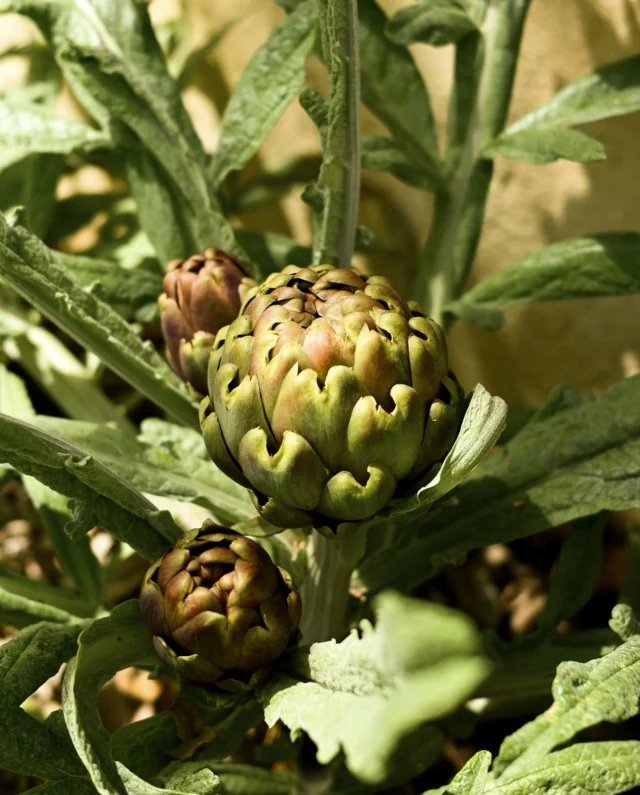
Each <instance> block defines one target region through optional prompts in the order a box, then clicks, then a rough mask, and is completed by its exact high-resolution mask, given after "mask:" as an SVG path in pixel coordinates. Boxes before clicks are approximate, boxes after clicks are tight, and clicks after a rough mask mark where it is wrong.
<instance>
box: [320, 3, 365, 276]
mask: <svg viewBox="0 0 640 795" xmlns="http://www.w3.org/2000/svg"><path fill="white" fill-rule="evenodd" d="M318 5H319V10H320V20H321V30H322V49H323V52H324V59H325V63H326V66H327V69H328V70H329V76H330V79H331V101H330V104H329V123H328V128H327V135H326V140H325V145H324V152H323V162H322V167H321V169H320V178H319V180H318V182H319V184H320V186H321V187H322V189H323V191H324V210H323V213H322V221H321V225H320V230H319V235H318V242H317V245H316V246H315V251H314V263H316V264H319V263H329V264H334V265H339V266H342V267H349V265H350V264H351V257H352V255H353V248H354V245H355V238H356V225H357V222H358V204H359V200H360V57H359V48H358V5H357V0H318Z"/></svg>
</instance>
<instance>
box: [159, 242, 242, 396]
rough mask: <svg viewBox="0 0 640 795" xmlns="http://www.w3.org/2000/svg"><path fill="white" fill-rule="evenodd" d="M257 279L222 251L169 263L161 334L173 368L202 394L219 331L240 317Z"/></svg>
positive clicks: (205, 388) (163, 300) (218, 250)
mask: <svg viewBox="0 0 640 795" xmlns="http://www.w3.org/2000/svg"><path fill="white" fill-rule="evenodd" d="M255 284H256V283H255V281H254V280H253V279H252V278H250V277H249V276H248V275H247V273H245V271H244V270H243V268H242V266H241V265H240V263H239V262H237V260H235V259H234V258H233V257H232V256H231V255H230V254H227V253H226V252H224V251H221V250H220V249H218V248H213V247H210V248H208V249H207V250H206V251H205V252H204V253H203V254H195V255H194V256H192V257H190V258H189V259H186V260H173V261H172V262H170V263H169V266H168V269H167V274H166V276H165V277H164V281H163V283H162V285H163V290H164V292H163V294H162V295H161V296H160V299H159V303H160V316H161V319H162V333H163V336H164V340H165V342H166V346H167V349H166V351H167V359H168V361H169V364H170V365H171V367H172V369H173V370H174V371H175V372H176V373H177V374H178V375H179V376H180V378H182V380H183V381H186V382H187V383H188V384H191V386H192V387H193V388H194V389H195V390H196V391H197V392H199V393H200V394H205V393H206V391H207V364H208V362H209V354H210V353H211V348H212V347H213V342H214V340H215V336H216V334H217V333H218V331H219V330H220V329H221V328H223V326H226V325H228V324H229V323H231V322H232V321H233V320H234V319H235V318H236V317H237V315H238V312H239V310H240V307H241V305H242V301H243V300H244V297H245V295H246V293H247V292H248V290H249V289H250V288H252V287H255Z"/></svg>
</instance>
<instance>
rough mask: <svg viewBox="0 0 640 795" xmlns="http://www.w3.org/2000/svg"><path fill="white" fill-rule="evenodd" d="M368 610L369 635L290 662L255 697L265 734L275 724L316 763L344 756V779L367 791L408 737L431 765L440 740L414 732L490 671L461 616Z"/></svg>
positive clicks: (388, 598) (381, 605) (386, 599)
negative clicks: (312, 750)
mask: <svg viewBox="0 0 640 795" xmlns="http://www.w3.org/2000/svg"><path fill="white" fill-rule="evenodd" d="M376 605H377V613H378V623H377V626H376V628H375V630H373V629H371V627H370V626H368V625H366V624H365V625H363V627H362V637H359V635H358V633H357V632H356V631H353V632H352V634H351V635H350V636H349V637H348V638H347V639H346V640H344V641H343V642H342V643H339V644H336V642H335V641H330V642H327V643H319V644H315V645H314V646H312V647H311V649H310V651H309V652H308V653H306V654H304V653H299V654H298V655H297V657H296V660H295V662H294V663H293V667H292V676H281V677H279V678H278V679H275V680H274V681H273V682H271V683H268V684H267V685H265V687H264V688H263V689H262V691H261V693H260V694H259V698H260V700H261V701H262V702H263V704H264V706H265V718H266V721H267V723H268V724H269V725H274V724H275V723H276V722H277V721H278V720H282V721H283V722H284V723H285V725H286V726H288V728H289V729H290V730H291V731H292V733H293V735H294V736H297V735H298V734H299V733H300V732H301V731H304V732H306V733H307V734H309V736H310V737H311V739H312V740H313V741H314V742H315V744H316V745H317V747H318V754H317V755H318V761H319V762H321V763H323V764H327V763H329V762H330V761H331V760H332V759H333V758H334V757H335V756H336V755H337V754H338V753H339V752H340V750H343V751H344V753H345V756H346V764H347V767H348V768H349V770H350V771H351V772H352V773H353V774H354V775H356V776H357V777H358V778H360V779H362V780H364V781H366V782H368V783H380V782H381V781H384V780H385V777H386V776H388V775H389V772H390V758H391V756H392V754H393V753H394V751H395V750H396V749H398V751H399V752H401V750H402V748H403V746H402V743H403V742H404V741H405V738H406V741H407V742H410V741H411V740H412V739H413V737H410V735H413V734H414V733H415V732H416V730H418V731H420V732H424V736H423V738H422V743H423V744H424V747H428V748H429V751H428V752H425V753H428V754H429V755H430V754H432V753H433V755H434V756H435V754H437V752H438V748H439V745H440V734H439V732H438V731H437V730H436V729H435V728H433V727H429V726H424V725H423V724H424V723H425V722H427V721H430V720H437V719H438V718H441V717H443V716H445V715H446V714H448V713H449V712H451V711H452V710H454V709H455V708H456V706H457V705H459V704H461V703H462V702H463V701H464V700H465V699H466V698H467V697H468V696H469V695H470V694H471V693H472V692H473V691H474V689H475V688H476V687H477V686H478V684H479V683H480V682H481V681H482V680H483V679H484V678H485V676H486V675H487V674H488V672H489V669H490V663H489V661H488V660H487V658H486V657H485V656H484V654H483V651H482V643H481V640H480V636H479V634H478V632H477V631H476V629H475V628H474V627H473V625H472V624H471V622H470V621H469V619H467V618H466V617H465V616H463V615H462V614H461V613H457V612H456V611H453V610H451V609H449V608H445V607H442V606H439V605H434V604H430V603H425V602H419V601H417V600H411V599H407V598H405V597H402V596H400V595H398V594H394V593H386V594H383V595H381V597H380V598H379V600H378V601H377V603H376ZM296 675H297V676H299V677H300V678H301V679H303V681H296V679H295V678H293V676H296ZM304 680H310V681H304ZM420 727H422V728H420Z"/></svg>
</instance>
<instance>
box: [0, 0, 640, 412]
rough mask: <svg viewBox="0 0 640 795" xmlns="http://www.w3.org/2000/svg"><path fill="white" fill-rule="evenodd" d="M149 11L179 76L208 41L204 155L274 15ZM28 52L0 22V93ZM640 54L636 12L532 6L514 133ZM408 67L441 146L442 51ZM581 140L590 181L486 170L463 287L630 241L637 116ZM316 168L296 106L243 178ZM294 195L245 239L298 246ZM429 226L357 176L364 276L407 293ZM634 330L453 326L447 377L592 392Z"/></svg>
mask: <svg viewBox="0 0 640 795" xmlns="http://www.w3.org/2000/svg"><path fill="white" fill-rule="evenodd" d="M381 5H383V6H384V7H385V9H386V10H387V12H390V11H393V10H397V9H398V8H399V7H401V6H403V5H407V3H406V2H402V1H395V2H394V1H393V0H386V2H382V3H381ZM151 10H152V14H153V18H154V22H155V24H156V25H157V32H158V36H159V38H160V39H161V40H162V41H163V43H164V45H165V47H167V48H171V47H172V46H174V45H175V42H176V41H179V44H178V47H177V50H175V51H173V52H172V56H171V58H172V63H173V65H174V67H175V68H176V69H177V68H179V65H180V62H181V59H182V60H184V53H187V52H189V51H192V50H193V48H194V46H198V45H201V44H204V43H205V42H207V41H212V37H213V40H216V43H215V44H214V46H212V47H211V49H210V51H209V52H208V54H207V56H206V58H205V59H204V60H203V61H201V62H200V63H199V64H198V66H197V68H196V69H195V70H194V71H192V72H190V73H189V74H188V81H187V84H186V86H185V91H184V96H185V102H186V105H187V107H188V109H189V111H190V112H191V113H192V115H193V118H194V121H195V123H196V126H197V129H198V131H199V133H200V135H201V136H202V139H203V141H204V142H205V146H206V147H207V149H208V150H210V151H214V150H215V146H216V138H217V134H218V128H219V119H220V114H221V111H222V110H223V109H224V106H225V103H226V101H227V99H228V96H229V92H230V89H231V88H232V87H233V86H234V84H235V83H236V81H237V80H238V78H239V76H240V74H241V72H242V69H243V68H244V66H245V65H246V63H247V61H248V60H249V59H250V57H251V55H252V53H253V52H254V51H255V50H256V48H257V47H259V46H260V45H261V44H262V43H263V42H264V41H265V40H266V38H267V36H268V35H269V32H270V30H271V29H272V28H273V27H274V26H275V25H276V24H278V22H280V21H281V20H282V19H283V18H284V11H283V10H282V9H281V8H279V7H278V6H277V5H276V3H275V2H271V1H267V0H234V2H230V0H153V2H152V3H151ZM216 34H219V35H216ZM34 41H36V42H37V41H38V35H37V33H36V31H35V28H34V26H32V25H31V24H30V23H29V22H27V21H25V20H24V19H22V18H19V17H14V16H3V17H2V23H1V24H0V52H6V51H8V50H10V51H12V52H15V55H11V56H8V57H4V58H2V60H1V61H0V88H2V89H5V88H6V87H7V86H11V85H15V84H16V83H17V82H18V83H19V81H20V80H22V79H23V78H24V76H25V71H26V58H25V57H24V55H21V54H20V51H21V49H22V48H29V46H30V45H31V44H32V43H33V42H34ZM639 43H640V0H562V2H560V0H534V2H533V3H532V6H531V11H530V14H529V19H528V22H527V26H526V30H525V36H524V43H523V47H522V55H521V59H520V63H519V67H518V72H517V79H516V84H515V93H514V99H513V103H512V108H511V114H510V115H511V118H512V119H513V118H516V117H518V116H519V115H521V114H522V113H523V112H525V111H527V110H529V109H531V108H534V107H536V106H537V105H539V104H540V103H541V102H543V101H545V100H547V99H548V98H550V97H551V96H552V95H553V94H554V93H555V92H556V91H557V90H558V89H559V88H561V87H562V86H563V85H565V84H566V83H568V82H569V81H572V80H574V79H576V78H578V77H579V76H581V75H583V74H585V73H587V72H589V71H591V70H592V69H594V68H595V67H597V66H600V65H602V64H605V63H608V62H610V61H615V60H618V59H622V58H625V57H628V56H630V55H632V54H636V53H637V51H638V45H639ZM412 51H413V54H414V56H415V58H416V60H417V62H418V64H419V66H420V68H421V70H422V72H423V74H424V76H425V79H426V81H427V85H428V88H429V92H430V94H431V99H432V102H433V107H434V111H435V114H436V118H437V121H438V126H439V129H440V130H442V129H443V127H444V123H445V116H446V102H447V98H448V95H449V91H450V87H451V77H452V56H453V48H452V47H445V48H440V49H435V48H433V47H427V46H425V45H415V46H413V47H412ZM43 68H46V66H45V65H43ZM324 81H325V77H324V74H323V70H322V68H321V67H320V64H319V62H317V61H314V60H313V59H312V60H311V61H310V65H309V69H308V82H309V85H311V86H313V87H316V88H323V82H324ZM59 110H60V112H64V113H70V114H74V113H76V114H77V113H79V111H78V109H77V107H75V106H74V105H73V103H72V102H71V101H70V100H69V98H68V97H66V98H64V97H63V98H62V99H61V100H60V107H59ZM362 118H363V127H364V131H365V132H367V133H382V132H383V128H382V127H381V125H380V123H379V122H378V121H377V120H375V119H374V118H373V117H372V115H371V114H370V113H368V112H367V111H366V110H365V111H363V117H362ZM588 132H589V134H590V135H593V136H594V137H596V138H598V139H599V140H600V141H602V143H603V144H604V145H605V147H606V150H607V155H608V157H607V160H606V161H604V162H599V163H594V164H591V165H587V166H585V165H580V164H577V163H571V162H567V161H560V162H557V163H554V164H552V165H547V166H536V165H531V164H527V163H523V162H518V161H512V160H506V159H499V160H498V161H497V163H496V172H495V177H494V180H493V184H492V188H491V194H490V198H489V203H488V210H487V218H486V224H485V227H484V232H483V235H482V238H481V241H480V249H479V252H478V256H477V260H476V264H475V267H474V271H473V276H472V279H473V280H477V279H478V278H481V277H483V276H486V275H487V274H489V273H491V272H493V271H495V270H497V269H499V268H501V267H503V266H504V265H506V264H507V263H509V262H510V261H511V260H513V259H514V258H516V257H519V256H521V255H524V254H527V253H529V252H532V251H535V250H536V249H538V248H540V247H542V246H544V245H547V244H548V243H551V242H554V241H558V240H561V239H563V238H567V237H572V236H575V235H580V234H585V233H591V232H602V231H612V230H633V229H638V228H640V144H639V141H640V114H635V115H631V116H624V117H620V118H614V119H609V120H606V121H603V122H598V123H596V124H592V125H589V128H588ZM318 153H319V146H318V137H317V133H316V130H315V128H314V127H313V125H312V123H311V122H310V120H309V118H308V117H307V116H306V114H305V113H304V112H303V111H302V110H301V108H300V107H299V106H298V104H297V102H296V103H294V104H293V105H292V106H291V107H290V108H289V110H288V111H287V112H286V113H285V115H284V117H283V119H282V120H281V121H280V123H279V124H278V125H277V126H276V128H275V129H274V130H273V132H272V133H271V135H270V136H269V137H268V139H267V141H266V142H265V144H264V146H263V147H262V150H261V152H260V158H261V163H260V164H258V163H257V162H252V163H251V164H250V166H249V168H248V170H247V174H246V175H245V177H244V178H250V176H251V173H252V172H254V173H257V171H258V170H259V168H260V167H261V168H266V169H268V170H273V171H277V169H278V168H280V167H283V166H285V165H287V163H289V162H290V161H291V160H293V159H295V158H298V157H304V156H308V155H317V154H318ZM312 165H313V164H312ZM312 173H313V172H312ZM34 178H35V175H34ZM302 186H303V184H302V182H301V183H300V184H297V185H295V186H294V187H293V188H292V189H290V190H289V191H288V192H287V193H286V195H284V196H283V197H282V198H280V199H279V200H278V201H271V202H270V203H269V204H267V205H264V206H261V207H259V208H258V209H255V210H246V211H244V212H242V213H241V214H240V215H239V221H240V222H241V223H242V224H243V225H245V226H247V227H249V228H254V229H261V230H270V231H277V232H282V233H286V234H289V235H292V236H294V237H296V238H297V239H298V240H300V241H301V242H305V243H306V242H309V240H310V227H309V217H308V212H307V208H306V206H305V205H304V204H303V203H302V202H301V201H300V199H299V195H300V191H301V190H302ZM108 188H109V184H108V180H107V178H106V175H105V174H104V173H102V172H100V171H99V170H98V169H96V168H85V169H83V170H82V171H80V172H79V173H78V174H76V175H74V176H73V177H67V176H65V177H64V178H63V179H62V180H61V181H60V183H59V185H58V192H59V194H60V196H68V195H70V194H72V193H73V192H74V191H77V190H82V191H83V192H87V191H98V192H99V191H104V190H106V189H108ZM17 190H19V188H17ZM430 215H431V199H430V197H429V196H428V195H427V194H425V193H422V192H420V191H417V190H414V189H412V188H410V187H407V186H406V185H403V184H401V183H400V182H398V181H397V180H395V179H394V178H393V177H391V176H389V175H387V174H380V173H374V172H365V174H364V184H363V196H362V210H361V222H362V223H364V224H366V225H367V226H369V227H371V228H372V229H373V230H374V231H375V233H376V236H377V240H378V242H379V246H378V250H377V251H376V252H375V254H373V255H371V256H370V257H369V258H368V260H369V261H368V263H367V266H368V267H370V268H371V269H374V270H376V271H378V272H389V273H393V275H394V278H395V279H398V278H400V279H401V280H402V281H403V282H404V284H402V285H401V286H402V287H403V288H404V289H405V290H407V289H408V285H409V282H410V278H411V275H412V268H413V267H415V263H416V261H417V255H418V251H419V248H420V246H421V244H422V243H423V241H424V239H425V237H426V234H427V231H428V228H429V224H430ZM101 223H104V217H100V216H98V217H96V219H94V222H93V223H92V224H90V225H89V226H88V228H86V229H85V230H84V231H83V233H82V234H80V235H75V236H74V237H73V238H71V239H69V238H68V237H65V236H64V235H62V240H61V241H60V244H61V245H62V246H64V247H66V248H68V249H69V250H73V251H82V250H86V249H88V248H90V247H91V245H92V243H93V242H94V241H93V239H92V236H93V237H95V235H96V233H97V230H99V228H100V224H101ZM639 315H640V296H628V297H623V298H610V299H604V298H601V299H598V300H589V301H587V300H584V301H573V302H571V303H569V304H566V305H563V306H560V305H559V304H553V303H552V304H546V305H540V306H535V307H525V308H523V309H519V310H514V311H511V312H508V313H507V324H506V326H505V327H504V328H503V329H502V330H501V331H500V332H498V333H489V332H485V331H482V330H479V329H478V328H477V327H476V326H474V325H472V324H471V323H470V322H467V321H458V322H457V323H456V324H455V326H454V328H453V331H452V334H451V350H452V359H453V364H454V367H455V369H456V371H457V372H458V373H459V377H460V379H461V381H462V382H463V384H464V385H465V387H466V388H468V389H469V388H471V387H473V385H474V384H475V383H476V382H478V381H481V382H482V383H483V384H484V385H485V386H486V387H487V388H488V389H489V390H490V391H492V392H494V393H497V394H500V395H502V396H503V397H505V398H506V399H507V400H508V401H509V402H516V403H536V404H537V403H541V402H542V401H543V400H544V399H545V397H546V396H547V394H548V392H549V389H550V388H551V387H552V386H553V385H555V384H558V383H570V384H572V385H573V386H575V387H576V388H578V389H581V390H593V391H596V392H597V391H600V390H602V389H603V388H604V387H605V386H607V385H608V384H610V383H613V382H614V381H616V380H618V379H619V378H620V377H622V376H624V375H630V374H632V373H634V372H637V371H638V369H639V356H640V341H639V340H638V335H637V328H638V326H637V318H638V316H639ZM634 321H635V322H634Z"/></svg>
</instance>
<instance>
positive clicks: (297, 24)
mask: <svg viewBox="0 0 640 795" xmlns="http://www.w3.org/2000/svg"><path fill="white" fill-rule="evenodd" d="M315 40H316V3H315V0H305V2H303V3H300V5H299V6H298V7H297V8H296V10H295V11H294V12H293V13H292V14H291V16H290V17H288V18H287V19H286V20H285V22H283V23H282V25H280V26H279V27H277V28H276V29H275V30H274V32H273V33H272V34H271V36H270V38H269V40H268V41H267V43H266V44H265V45H264V46H263V47H262V48H261V49H260V50H258V52H257V53H256V54H255V55H254V56H253V59H252V60H251V63H250V64H249V65H248V66H247V68H246V69H245V70H244V72H243V73H242V79H241V80H240V82H239V83H238V85H237V86H236V89H235V91H234V92H233V96H232V98H231V100H230V102H229V104H228V105H227V107H226V109H225V112H224V116H223V119H222V129H221V130H220V140H219V141H218V148H217V151H216V155H215V158H214V160H213V165H212V169H211V178H212V180H213V183H214V185H216V186H218V185H220V183H221V182H222V181H223V180H224V178H225V177H226V176H227V174H229V173H230V172H231V171H233V170H238V169H241V168H243V166H245V165H246V164H247V162H248V161H249V160H250V158H251V157H253V155H254V154H255V153H256V152H257V151H258V149H259V148H260V146H261V144H262V142H263V140H264V139H265V138H266V137H267V135H268V134H269V133H270V132H271V129H272V128H273V127H274V125H275V124H276V123H277V121H278V120H279V119H280V117H281V116H282V114H283V113H284V111H285V110H286V108H287V107H288V105H289V104H290V103H291V102H292V100H293V99H294V97H295V96H296V95H297V93H298V91H299V90H300V88H301V87H302V84H303V82H304V77H305V62H306V60H307V57H308V55H309V53H310V52H311V50H312V49H313V45H314V43H315Z"/></svg>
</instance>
